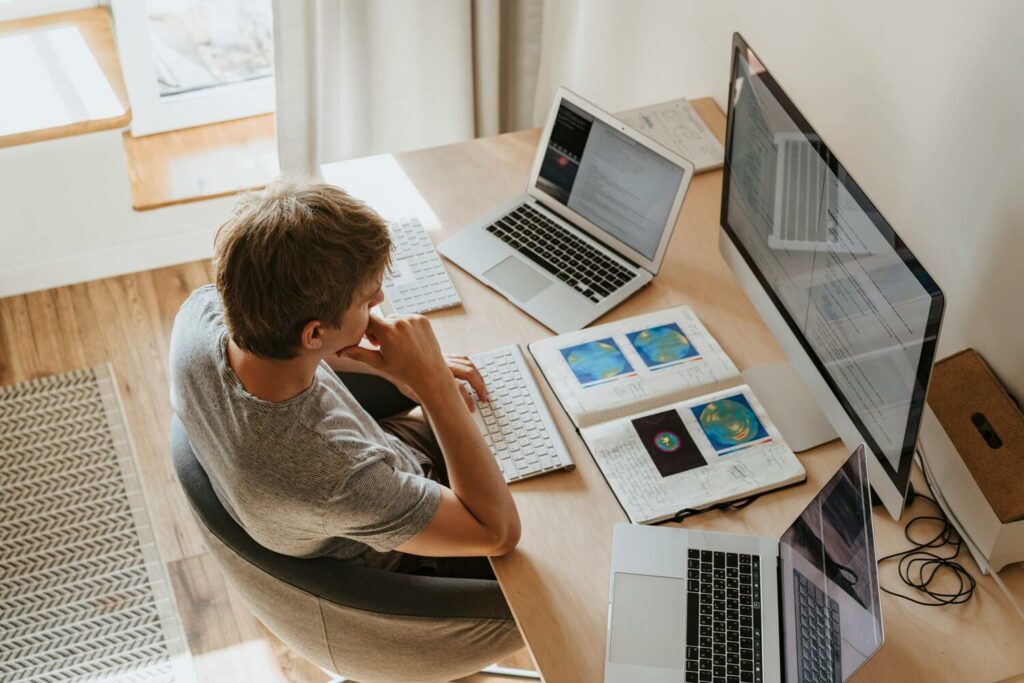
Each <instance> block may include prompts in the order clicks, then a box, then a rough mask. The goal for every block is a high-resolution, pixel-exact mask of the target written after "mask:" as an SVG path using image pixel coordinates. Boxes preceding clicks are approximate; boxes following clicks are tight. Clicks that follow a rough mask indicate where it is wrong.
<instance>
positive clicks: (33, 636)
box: [0, 366, 193, 683]
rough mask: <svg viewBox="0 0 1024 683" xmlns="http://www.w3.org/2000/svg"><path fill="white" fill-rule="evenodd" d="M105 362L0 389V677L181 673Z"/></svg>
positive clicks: (183, 655) (181, 655)
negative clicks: (89, 367)
mask: <svg viewBox="0 0 1024 683" xmlns="http://www.w3.org/2000/svg"><path fill="white" fill-rule="evenodd" d="M187 653H188V650H187V648H186V646H185V640H184V636H183V633H182V629H181V622H180V620H179V617H178V614H177V611H176V609H175V605H174V601H173V599H172V598H171V590H170V582H169V580H168V578H167V574H166V571H165V569H164V564H163V562H162V561H161V559H160V556H159V554H158V553H157V548H156V544H155V543H154V539H153V532H152V529H151V526H150V522H149V513H148V511H147V510H146V506H145V502H144V500H143V495H142V489H141V487H140V485H139V476H138V472H137V471H136V466H135V459H134V456H133V453H132V448H131V443H130V440H129V437H128V431H127V428H126V424H125V419H124V412H123V410H122V408H121V403H120V398H119V396H118V392H117V386H116V383H115V381H114V377H113V374H112V372H111V370H110V368H109V366H105V367H97V368H93V369H90V370H81V371H78V372H73V373H68V374H65V375H57V376H54V377H47V378H44V379H39V380H33V381H31V382H24V383H22V384H16V385H13V386H7V387H0V682H3V683H6V682H8V681H78V680H90V681H92V680H100V681H139V682H149V681H188V680H193V675H192V666H191V662H190V658H189V656H188V654H187Z"/></svg>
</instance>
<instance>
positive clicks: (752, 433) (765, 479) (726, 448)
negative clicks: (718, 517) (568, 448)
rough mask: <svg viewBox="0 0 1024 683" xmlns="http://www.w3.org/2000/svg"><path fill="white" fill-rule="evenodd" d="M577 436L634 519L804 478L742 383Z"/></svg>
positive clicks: (665, 514)
mask: <svg viewBox="0 0 1024 683" xmlns="http://www.w3.org/2000/svg"><path fill="white" fill-rule="evenodd" d="M580 434H581V435H582V436H583V440H584V441H585V442H586V443H587V446H588V447H589V448H590V451H591V453H593V455H594V460H595V461H597V464H598V466H599V467H600V468H601V471H602V473H603V474H604V476H605V478H606V479H607V480H608V484H609V485H610V486H611V488H612V491H614V493H615V495H616V497H617V498H618V499H619V502H620V503H621V504H622V506H623V508H625V510H626V514H627V515H629V518H630V520H631V521H633V522H637V523H645V522H654V521H661V520H663V519H668V518H669V517H671V516H672V515H674V514H675V513H676V512H678V511H679V510H682V509H687V508H698V509H699V508H703V507H706V506H708V505H712V504H714V503H718V502H722V501H727V500H735V499H740V498H745V497H747V496H751V495H754V494H756V493H761V492H763V491H767V490H770V489H773V488H777V487H780V486H785V485H786V484H790V483H794V482H798V481H802V480H803V479H805V478H806V476H807V475H806V473H805V471H804V468H803V466H802V465H801V464H800V461H799V460H798V459H797V457H796V456H795V455H794V454H793V451H792V450H790V448H789V446H787V445H786V442H785V441H783V439H782V436H781V435H780V434H779V432H778V430H777V429H776V427H775V425H774V424H773V423H772V422H771V420H770V419H768V415H767V414H766V413H765V411H764V408H763V407H762V406H761V404H760V403H759V402H758V400H757V398H756V397H755V396H754V394H753V393H752V392H751V390H750V387H748V386H746V385H741V386H738V387H733V388H731V389H727V390H725V391H719V392H715V393H714V394H709V395H705V396H701V397H699V398H694V399H690V400H688V401H683V402H680V403H675V404H672V405H670V406H666V407H662V408H659V409H657V410H653V411H648V412H645V413H643V414H641V415H634V416H632V417H630V418H627V419H624V420H615V421H612V422H606V423H603V424H600V425H595V426H593V427H589V428H587V429H583V430H581V432H580Z"/></svg>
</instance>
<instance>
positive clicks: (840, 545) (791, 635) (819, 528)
mask: <svg viewBox="0 0 1024 683" xmlns="http://www.w3.org/2000/svg"><path fill="white" fill-rule="evenodd" d="M779 561H780V565H781V572H782V575H781V579H782V581H781V583H782V601H781V604H782V618H783V635H784V647H785V653H784V655H785V656H784V657H783V661H784V662H785V669H786V681H788V682H791V683H797V682H798V681H809V680H814V681H845V680H847V679H849V678H850V676H851V675H853V672H855V671H856V670H857V669H859V668H860V667H861V665H862V664H863V663H864V662H865V661H867V659H868V658H869V657H870V656H871V655H873V654H874V653H875V652H876V651H878V648H879V647H881V645H882V613H881V608H880V607H879V602H878V590H879V588H878V572H877V565H876V562H875V541H874V535H873V527H872V523H871V491H870V488H869V487H868V472H867V460H866V459H865V457H864V449H863V447H860V448H858V449H857V450H856V451H855V452H854V454H853V455H852V456H850V458H849V459H848V460H847V461H846V464H845V465H843V467H842V468H840V470H839V472H838V473H837V474H836V475H835V476H834V477H832V480H831V481H829V482H828V484H826V485H825V487H824V488H823V489H822V490H821V492H820V493H819V494H818V495H817V496H815V498H814V500H812V501H811V504H810V505H808V506H807V508H806V509H805V510H804V511H803V513H802V514H801V515H800V517H799V518H798V519H797V520H796V522H794V523H793V525H792V526H791V527H789V530H787V531H786V533H785V534H784V535H783V536H782V539H781V541H780V542H779Z"/></svg>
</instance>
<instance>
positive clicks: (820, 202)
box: [719, 33, 944, 519]
mask: <svg viewBox="0 0 1024 683" xmlns="http://www.w3.org/2000/svg"><path fill="white" fill-rule="evenodd" d="M719 248H720V250H721V253H722V255H723V257H724V258H725V260H726V262H727V263H728V264H729V266H730V267H731V268H732V269H733V271H734V273H735V274H736V276H737V278H738V280H739V281H740V283H741V285H742V286H743V288H744V290H745V291H746V293H747V295H748V296H749V297H750V299H751V301H752V302H753V303H754V306H755V307H756V308H757V309H758V312H759V313H760V314H761V316H762V317H763V318H764V320H765V322H766V323H767V324H768V327H769V329H770V330H771V331H772V333H773V334H774V335H775V337H776V339H777V340H778V341H779V343H780V345H781V346H782V348H783V350H784V351H785V353H786V356H787V358H788V359H789V362H790V364H791V366H792V368H793V370H795V374H796V376H798V377H799V378H800V380H802V383H803V385H805V386H806V388H804V387H799V391H809V392H810V394H811V396H812V397H813V403H814V404H817V406H818V407H819V408H820V409H821V412H822V413H823V414H824V417H825V419H827V420H828V422H829V423H831V426H832V428H834V430H835V433H836V434H837V435H838V436H839V437H840V438H842V440H843V442H844V443H845V444H846V447H847V448H849V449H850V450H853V449H854V448H856V447H857V446H858V445H859V444H860V443H864V444H866V445H867V448H868V450H869V451H870V453H871V454H872V457H869V458H868V471H869V476H870V480H871V485H872V488H873V489H874V490H875V493H876V494H877V495H878V497H879V498H880V499H881V501H882V503H883V504H884V505H885V507H886V509H887V510H888V511H889V513H890V514H891V515H892V516H893V517H894V518H896V519H898V518H899V516H900V515H901V514H902V510H903V504H904V501H905V498H906V495H907V489H908V487H909V483H910V467H911V463H912V460H913V455H914V449H915V444H916V442H917V434H918V429H919V428H920V424H921V415H922V411H923V409H924V402H925V391H926V389H927V387H928V379H929V376H930V374H931V369H932V363H933V361H934V359H935V346H936V342H937V340H938V334H939V325H940V322H941V319H942V312H943V308H944V298H943V295H942V292H941V291H940V289H939V287H938V285H936V283H935V281H934V280H933V279H932V278H931V276H929V274H928V273H927V271H925V269H924V267H923V266H922V265H921V263H920V262H919V261H918V260H917V259H916V258H915V257H914V255H913V254H912V253H911V251H910V249H908V248H907V245H906V244H904V243H903V241H902V240H901V239H900V237H899V235H897V234H896V231H895V230H893V228H892V226H891V225H889V223H888V221H886V219H885V218H884V217H883V216H882V214H881V212H880V211H879V210H878V209H877V208H876V207H875V205H874V204H872V202H871V200H869V199H868V197H867V195H865V193H864V191H863V190H861V188H860V186H859V185H857V183H856V182H854V180H853V178H852V177H851V176H850V174H849V172H848V171H847V170H846V168H844V167H843V165H842V163H840V161H839V159H837V158H836V156H835V154H833V152H832V150H830V149H829V147H828V145H826V144H825V141H824V140H822V138H821V136H820V135H818V134H817V133H816V132H815V130H814V129H813V128H812V127H811V125H810V124H809V123H808V122H807V119H806V118H804V117H803V115H802V114H801V113H800V111H799V110H798V109H797V108H796V106H795V105H794V104H793V102H792V100H790V99H789V97H787V96H786V93H785V92H783V90H782V88H781V87H780V86H779V83H778V82H777V81H776V80H775V79H774V78H773V77H772V75H771V74H770V73H769V72H768V70H767V68H766V67H765V66H764V63H763V62H761V60H760V59H758V57H757V55H755V54H754V52H753V51H752V50H751V49H750V47H749V46H748V45H747V44H746V42H745V41H744V40H743V38H742V36H740V35H739V34H738V33H737V34H734V36H733V49H732V72H731V77H730V83H729V112H728V124H727V129H726V143H725V166H724V178H723V187H722V213H721V234H720V236H719ZM798 384H799V383H798ZM755 389H756V387H755ZM766 407H767V409H768V411H769V413H771V411H772V406H771V404H770V403H767V405H766ZM780 429H781V425H780ZM782 434H783V436H786V432H785V430H782Z"/></svg>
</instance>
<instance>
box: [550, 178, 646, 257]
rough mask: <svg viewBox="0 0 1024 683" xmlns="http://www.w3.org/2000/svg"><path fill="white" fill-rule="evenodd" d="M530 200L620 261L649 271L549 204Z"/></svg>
mask: <svg viewBox="0 0 1024 683" xmlns="http://www.w3.org/2000/svg"><path fill="white" fill-rule="evenodd" d="M530 198H532V199H533V200H534V201H535V202H537V203H538V204H540V205H541V206H543V207H544V208H545V209H547V210H548V211H550V212H551V213H553V214H554V215H555V216H557V217H558V220H560V221H564V222H566V223H568V224H569V225H571V226H572V227H574V228H576V229H577V230H579V231H580V232H581V233H583V234H584V235H586V236H587V237H589V238H590V239H592V240H594V241H595V242H597V243H598V244H600V245H601V246H602V247H604V248H605V249H607V250H608V251H610V252H612V253H613V254H615V255H616V256H618V257H619V258H620V259H622V260H623V261H625V262H626V263H628V264H629V265H631V266H633V268H635V269H637V270H647V269H646V268H644V267H643V266H641V265H639V264H637V263H633V260H632V259H630V258H628V257H626V256H623V255H622V254H620V253H619V251H618V250H617V249H615V247H613V246H611V245H609V244H605V243H604V242H602V241H601V240H599V239H597V238H596V237H594V236H593V235H591V234H590V233H589V232H587V231H586V230H584V229H583V228H581V227H580V226H578V225H576V223H573V222H572V221H571V220H569V219H568V218H566V217H565V216H563V215H562V214H560V213H558V212H557V211H555V210H554V209H552V208H550V207H549V206H548V205H547V204H545V203H544V202H543V201H541V200H540V199H538V198H537V197H534V196H533V195H530ZM647 272H650V271H649V270H648V271H647Z"/></svg>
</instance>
